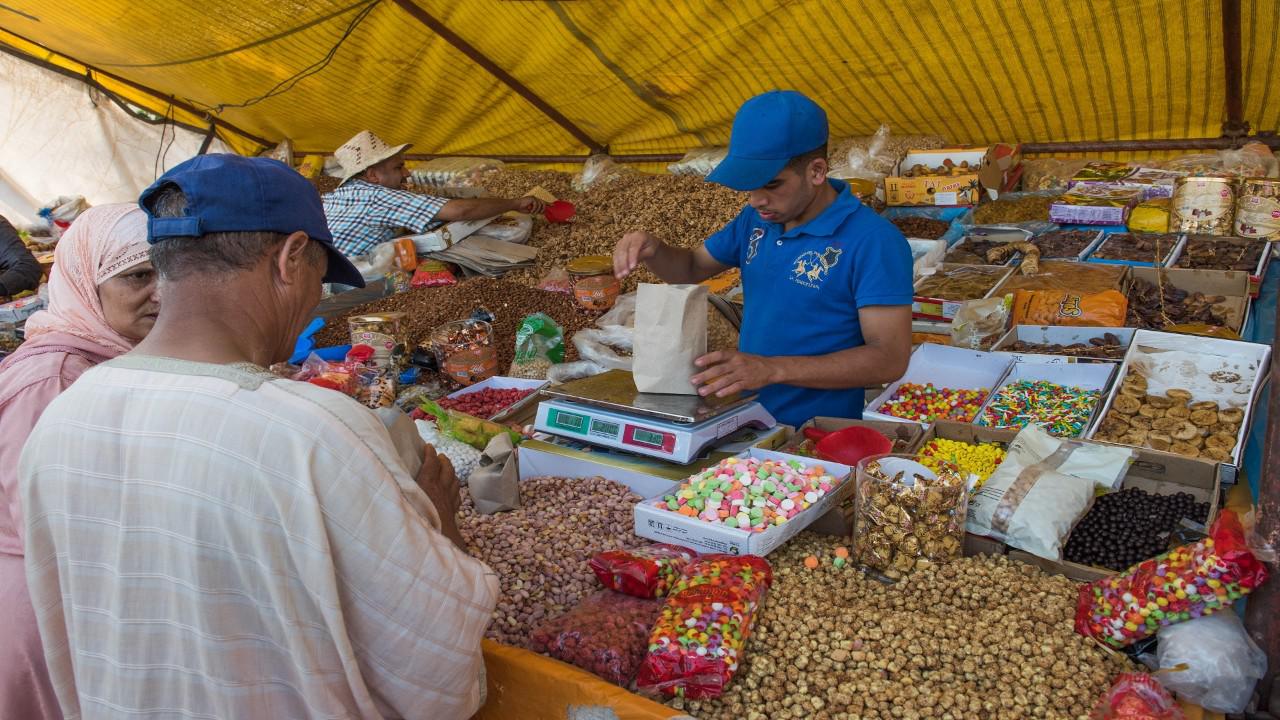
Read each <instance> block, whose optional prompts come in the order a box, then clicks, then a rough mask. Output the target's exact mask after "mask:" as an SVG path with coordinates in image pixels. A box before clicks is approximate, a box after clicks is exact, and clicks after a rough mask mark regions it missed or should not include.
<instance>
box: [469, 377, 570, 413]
mask: <svg viewBox="0 0 1280 720" xmlns="http://www.w3.org/2000/svg"><path fill="white" fill-rule="evenodd" d="M550 384H551V383H549V382H547V381H546V380H529V379H526V378H512V377H501V376H494V377H491V378H488V379H486V380H482V381H480V382H478V383H476V384H475V385H469V386H467V387H464V388H462V389H461V390H456V391H454V392H451V393H449V395H448V397H449V399H450V400H456V399H458V398H460V397H462V396H463V395H467V394H469V393H473V392H479V391H481V390H486V389H490V388H491V389H493V390H533V391H534V392H532V393H530V394H529V395H528V396H527V397H525V398H524V399H523V400H520V401H519V402H516V403H514V404H512V405H508V406H507V407H506V408H505V409H503V410H502V412H500V413H498V414H497V415H494V416H493V417H491V418H488V419H489V420H491V421H493V422H501V421H502V420H503V419H504V418H507V417H510V416H511V415H514V414H516V413H517V412H519V411H520V410H521V409H523V408H525V407H527V406H528V405H529V404H530V403H532V402H534V401H536V400H537V398H538V392H537V391H538V390H541V389H542V388H544V387H546V386H548V385H550Z"/></svg>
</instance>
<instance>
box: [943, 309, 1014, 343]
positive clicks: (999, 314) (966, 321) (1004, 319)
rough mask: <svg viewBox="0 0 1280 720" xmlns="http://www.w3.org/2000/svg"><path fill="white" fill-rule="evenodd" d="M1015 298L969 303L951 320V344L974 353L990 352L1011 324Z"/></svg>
mask: <svg viewBox="0 0 1280 720" xmlns="http://www.w3.org/2000/svg"><path fill="white" fill-rule="evenodd" d="M1012 307H1013V296H1012V295H1002V296H1000V297H993V298H986V299H985V300H967V301H965V302H963V303H961V304H960V309H959V310H957V311H956V316H955V317H954V318H952V319H951V344H952V345H954V346H955V347H962V348H969V349H971V350H989V349H991V346H992V345H994V344H996V341H997V340H999V339H1000V338H1001V337H1003V336H1004V333H1005V328H1007V327H1008V325H1009V314H1010V311H1011V309H1012Z"/></svg>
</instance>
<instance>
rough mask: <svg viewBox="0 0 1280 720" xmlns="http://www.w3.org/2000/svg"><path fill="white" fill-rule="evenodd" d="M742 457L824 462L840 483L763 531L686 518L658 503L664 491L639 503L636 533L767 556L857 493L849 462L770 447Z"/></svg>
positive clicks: (709, 548) (705, 549) (713, 549)
mask: <svg viewBox="0 0 1280 720" xmlns="http://www.w3.org/2000/svg"><path fill="white" fill-rule="evenodd" d="M739 457H753V458H757V459H760V460H784V461H789V460H797V461H799V462H801V463H803V464H804V466H805V467H809V466H812V465H821V466H823V467H824V468H826V470H827V472H828V473H830V474H831V475H832V477H834V478H836V479H837V480H838V481H839V482H840V484H839V485H838V486H836V487H835V488H833V489H832V491H831V492H830V493H827V495H826V496H824V497H822V498H821V499H819V500H818V502H816V503H814V504H813V505H811V506H810V507H809V508H808V509H807V510H805V511H804V512H802V513H800V514H799V515H796V516H795V517H794V518H792V519H791V520H789V521H787V522H786V523H784V524H782V525H774V526H773V527H771V528H769V529H768V530H765V531H763V532H750V531H747V530H740V529H738V528H731V527H727V526H724V525H719V524H713V523H708V522H703V521H701V520H698V519H697V518H690V517H685V516H684V515H681V514H679V513H674V512H671V511H670V510H667V509H665V508H659V507H657V506H655V505H654V503H655V502H656V501H659V500H661V499H662V496H663V495H665V494H666V491H665V490H663V491H660V492H656V493H654V494H653V495H652V496H648V497H647V498H646V499H645V500H644V501H643V502H640V503H637V504H636V510H635V518H636V528H635V532H636V534H637V535H639V536H640V537H643V538H648V539H650V540H654V541H657V542H667V543H674V544H676V545H680V546H682V547H687V548H693V549H694V550H698V551H700V552H712V553H727V554H730V555H760V556H764V555H768V554H769V553H771V552H773V551H774V550H776V549H778V548H779V547H781V546H782V544H783V543H785V542H786V541H788V540H790V539H791V538H793V537H795V535H796V533H798V532H800V531H801V530H804V529H805V528H806V527H808V526H809V524H810V523H812V522H814V521H815V520H817V519H818V518H820V517H822V516H823V515H824V514H826V512H827V511H828V510H830V509H832V508H835V507H838V506H839V505H840V503H841V502H843V500H844V498H845V497H847V496H848V494H849V493H851V492H853V481H852V479H851V477H850V475H851V474H852V473H853V468H851V467H849V466H848V465H841V464H839V463H833V462H824V461H822V460H813V459H811V458H802V457H796V456H794V455H785V454H783V453H777V452H772V451H769V450H755V449H753V450H748V451H747V452H745V453H743V454H742V455H740V456H739Z"/></svg>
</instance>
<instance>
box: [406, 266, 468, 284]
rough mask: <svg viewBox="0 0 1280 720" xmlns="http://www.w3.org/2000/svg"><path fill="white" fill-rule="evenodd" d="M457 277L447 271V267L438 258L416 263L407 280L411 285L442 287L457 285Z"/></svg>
mask: <svg viewBox="0 0 1280 720" xmlns="http://www.w3.org/2000/svg"><path fill="white" fill-rule="evenodd" d="M457 284H458V278H456V277H454V275H453V273H451V272H449V268H448V267H447V266H445V264H444V263H442V262H440V261H439V260H427V261H424V262H423V263H422V264H420V265H418V269H417V270H416V271H414V273H413V279H412V280H410V281H409V285H410V286H411V287H443V286H445V285H457Z"/></svg>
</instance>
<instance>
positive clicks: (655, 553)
mask: <svg viewBox="0 0 1280 720" xmlns="http://www.w3.org/2000/svg"><path fill="white" fill-rule="evenodd" d="M697 556H698V554H697V553H696V552H694V551H692V550H686V549H684V548H682V547H680V546H678V545H647V546H645V547H639V548H635V549H634V550H609V551H606V552H601V553H596V554H595V556H594V557H592V558H591V562H590V566H591V572H593V573H595V574H596V577H597V578H599V579H600V582H601V584H603V585H604V586H605V587H607V588H609V589H610V590H615V591H617V592H620V593H626V594H627V595H633V596H635V597H648V598H658V597H662V596H664V595H666V594H667V591H669V590H670V589H671V586H673V585H675V584H676V581H678V580H679V579H680V575H681V573H682V572H683V571H684V568H685V566H686V565H688V564H689V563H690V562H692V561H693V559H694V558H696V557H697Z"/></svg>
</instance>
